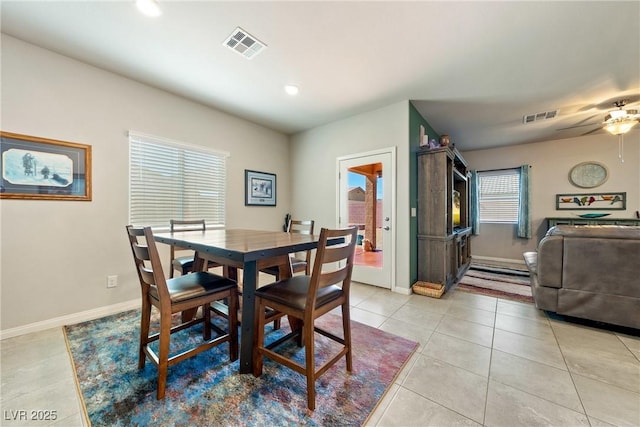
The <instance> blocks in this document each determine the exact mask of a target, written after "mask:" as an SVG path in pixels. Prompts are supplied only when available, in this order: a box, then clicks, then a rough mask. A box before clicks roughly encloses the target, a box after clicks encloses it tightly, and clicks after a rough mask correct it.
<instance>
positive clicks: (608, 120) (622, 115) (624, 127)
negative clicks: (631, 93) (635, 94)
mask: <svg viewBox="0 0 640 427" xmlns="http://www.w3.org/2000/svg"><path fill="white" fill-rule="evenodd" d="M626 103H627V100H621V101H617V102H615V103H614V104H613V105H615V106H616V107H618V109H617V110H612V111H609V114H607V115H606V116H605V118H604V123H603V124H602V127H603V129H604V130H606V131H607V132H609V133H610V134H612V135H624V134H625V133H627V132H629V131H630V130H631V128H632V127H634V126H635V125H637V124H638V123H639V122H640V116H639V115H638V111H637V110H623V109H622V107H624V106H625V104H626Z"/></svg>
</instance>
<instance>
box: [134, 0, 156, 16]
mask: <svg viewBox="0 0 640 427" xmlns="http://www.w3.org/2000/svg"><path fill="white" fill-rule="evenodd" d="M136 6H138V10H139V11H140V12H142V13H144V14H145V15H147V16H151V17H152V18H156V17H158V16H160V15H162V10H160V6H158V2H157V1H156V0H136Z"/></svg>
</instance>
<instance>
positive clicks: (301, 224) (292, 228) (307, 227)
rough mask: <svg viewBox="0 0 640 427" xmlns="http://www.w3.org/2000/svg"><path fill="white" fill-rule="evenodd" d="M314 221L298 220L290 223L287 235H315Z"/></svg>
mask: <svg viewBox="0 0 640 427" xmlns="http://www.w3.org/2000/svg"><path fill="white" fill-rule="evenodd" d="M314 225H315V221H314V220H312V219H311V220H296V219H292V220H290V221H289V224H288V226H287V233H299V234H313V226H314Z"/></svg>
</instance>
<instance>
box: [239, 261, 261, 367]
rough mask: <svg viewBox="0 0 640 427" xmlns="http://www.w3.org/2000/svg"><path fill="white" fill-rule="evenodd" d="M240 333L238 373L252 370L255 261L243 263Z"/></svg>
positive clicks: (256, 280) (256, 281)
mask: <svg viewBox="0 0 640 427" xmlns="http://www.w3.org/2000/svg"><path fill="white" fill-rule="evenodd" d="M242 282H243V283H242V334H241V338H240V373H241V374H250V373H252V372H253V360H252V358H253V326H254V325H253V322H254V316H255V313H254V310H255V308H254V305H255V291H256V287H257V283H258V264H257V262H256V261H247V262H245V263H244V267H243V272H242Z"/></svg>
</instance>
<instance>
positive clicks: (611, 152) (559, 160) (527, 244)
mask: <svg viewBox="0 0 640 427" xmlns="http://www.w3.org/2000/svg"><path fill="white" fill-rule="evenodd" d="M462 155H463V157H464V158H465V160H466V161H467V163H468V164H469V168H470V169H477V170H487V169H501V168H509V167H517V166H520V165H522V164H529V165H531V166H532V168H531V171H530V178H531V218H532V230H533V238H532V239H530V240H527V239H519V238H517V237H516V230H515V226H513V225H501V224H481V232H480V235H479V236H474V237H473V238H472V240H471V254H472V256H486V257H494V258H504V259H512V260H517V261H522V253H523V252H526V251H530V250H535V248H536V245H537V243H538V241H539V240H540V239H541V238H542V237H543V236H544V233H545V232H546V230H547V224H546V220H545V218H547V217H573V218H577V215H576V214H578V213H584V212H578V211H567V210H561V211H557V210H556V205H555V196H556V194H561V193H565V194H580V193H589V192H590V191H593V190H595V191H597V192H604V193H613V192H623V191H626V192H627V208H626V210H617V211H602V212H606V213H610V214H611V215H610V217H611V218H635V214H636V211H638V210H640V130H633V131H631V132H630V133H629V134H627V135H625V137H624V163H621V162H620V161H619V160H618V138H617V137H615V136H611V135H609V134H606V133H604V132H603V133H599V134H595V135H589V136H583V137H580V138H571V139H560V140H555V141H546V142H538V143H534V144H523V145H516V146H512V147H505V148H494V149H489V150H475V151H465V152H463V153H462ZM586 161H597V162H599V163H602V164H604V165H605V166H606V167H607V169H608V170H609V178H608V179H607V181H606V182H605V183H604V184H602V185H601V186H599V187H596V188H593V189H585V188H580V187H576V186H574V185H573V184H571V182H570V181H569V179H568V176H569V171H570V170H571V168H572V167H573V166H575V165H577V164H578V163H582V162H586ZM588 212H593V211H588ZM598 212H600V211H598Z"/></svg>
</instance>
